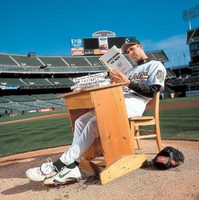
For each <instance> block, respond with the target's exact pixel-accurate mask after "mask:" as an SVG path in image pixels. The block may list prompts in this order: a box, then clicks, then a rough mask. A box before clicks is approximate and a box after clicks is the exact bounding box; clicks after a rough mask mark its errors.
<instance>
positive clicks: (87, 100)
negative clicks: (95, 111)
mask: <svg viewBox="0 0 199 200" xmlns="http://www.w3.org/2000/svg"><path fill="white" fill-rule="evenodd" d="M65 104H66V108H68V109H86V108H93V107H94V106H93V104H92V101H91V97H90V93H89V92H84V93H83V92H82V93H77V94H76V95H72V96H67V98H65Z"/></svg>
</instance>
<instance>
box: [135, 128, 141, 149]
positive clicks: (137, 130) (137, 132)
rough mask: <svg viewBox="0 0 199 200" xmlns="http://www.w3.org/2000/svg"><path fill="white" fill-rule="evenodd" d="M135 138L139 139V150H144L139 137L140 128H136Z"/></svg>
mask: <svg viewBox="0 0 199 200" xmlns="http://www.w3.org/2000/svg"><path fill="white" fill-rule="evenodd" d="M135 136H136V137H138V138H137V139H136V143H137V146H138V149H142V145H141V140H140V138H139V136H140V132H139V126H135Z"/></svg>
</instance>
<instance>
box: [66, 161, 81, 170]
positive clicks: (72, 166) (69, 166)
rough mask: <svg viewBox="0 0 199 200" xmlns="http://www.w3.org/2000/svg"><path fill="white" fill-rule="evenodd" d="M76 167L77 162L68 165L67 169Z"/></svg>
mask: <svg viewBox="0 0 199 200" xmlns="http://www.w3.org/2000/svg"><path fill="white" fill-rule="evenodd" d="M76 166H79V163H78V162H77V161H75V162H73V163H71V164H70V165H67V167H68V168H69V169H74V168H75V167H76Z"/></svg>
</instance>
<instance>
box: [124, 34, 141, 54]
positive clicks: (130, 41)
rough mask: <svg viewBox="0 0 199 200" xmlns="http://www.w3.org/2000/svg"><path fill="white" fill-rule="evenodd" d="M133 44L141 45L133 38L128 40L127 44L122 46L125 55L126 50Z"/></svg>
mask: <svg viewBox="0 0 199 200" xmlns="http://www.w3.org/2000/svg"><path fill="white" fill-rule="evenodd" d="M133 44H141V43H140V42H139V41H138V40H137V39H136V38H135V37H133V38H126V39H125V43H124V44H123V45H122V47H121V50H122V52H123V53H126V50H127V49H128V47H129V46H131V45H133Z"/></svg>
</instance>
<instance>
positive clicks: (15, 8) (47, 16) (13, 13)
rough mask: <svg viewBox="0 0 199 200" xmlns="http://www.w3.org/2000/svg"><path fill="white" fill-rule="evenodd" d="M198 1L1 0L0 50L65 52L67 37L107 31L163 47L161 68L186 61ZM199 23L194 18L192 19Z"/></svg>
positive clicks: (150, 48) (40, 53)
mask: <svg viewBox="0 0 199 200" xmlns="http://www.w3.org/2000/svg"><path fill="white" fill-rule="evenodd" d="M196 5H199V1H198V0H99V1H95V0H73V1H72V0H28V1H27V0H0V8H1V9H0V10H1V12H0V25H1V26H0V53H8V54H21V55H27V54H28V52H36V55H37V56H68V55H71V52H70V39H71V38H91V37H92V33H94V32H96V31H100V30H109V31H112V32H115V33H116V36H117V37H125V36H128V37H129V36H136V37H137V38H138V40H140V41H141V43H142V45H143V47H144V49H145V50H146V51H154V50H164V52H165V53H166V55H167V56H168V58H169V60H170V61H169V62H167V63H165V66H166V67H171V66H175V65H184V64H188V62H189V61H190V55H189V48H188V45H187V44H186V33H187V31H188V30H189V24H188V22H184V21H183V17H182V12H183V11H184V10H187V9H190V8H193V7H195V6H196ZM191 27H192V28H196V27H199V17H198V18H194V19H192V20H191Z"/></svg>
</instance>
